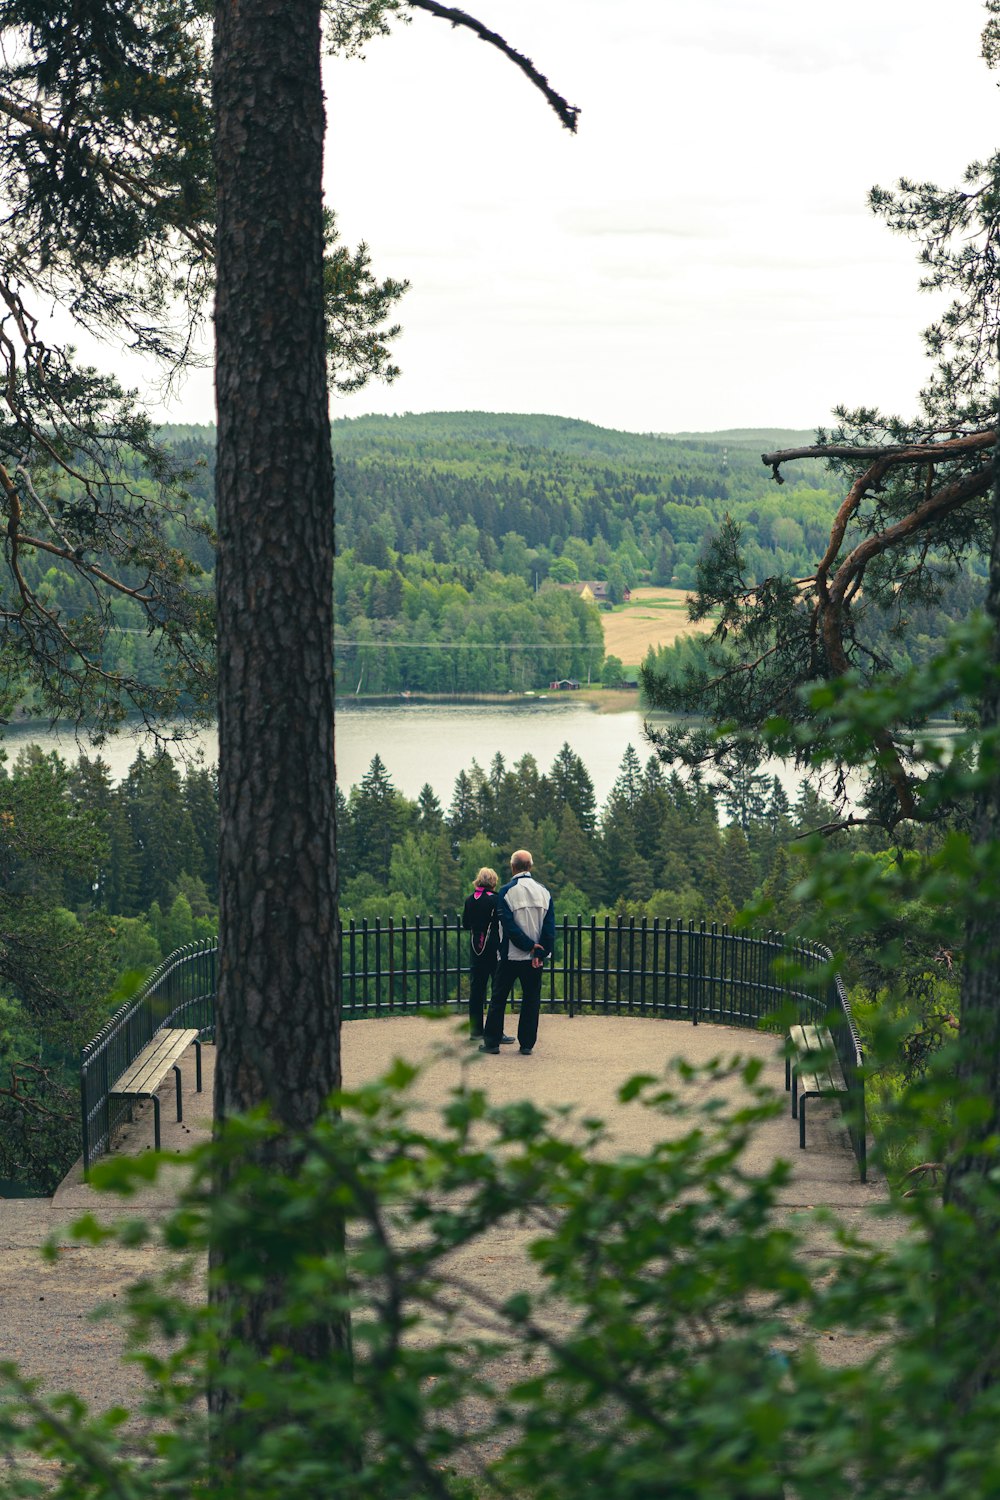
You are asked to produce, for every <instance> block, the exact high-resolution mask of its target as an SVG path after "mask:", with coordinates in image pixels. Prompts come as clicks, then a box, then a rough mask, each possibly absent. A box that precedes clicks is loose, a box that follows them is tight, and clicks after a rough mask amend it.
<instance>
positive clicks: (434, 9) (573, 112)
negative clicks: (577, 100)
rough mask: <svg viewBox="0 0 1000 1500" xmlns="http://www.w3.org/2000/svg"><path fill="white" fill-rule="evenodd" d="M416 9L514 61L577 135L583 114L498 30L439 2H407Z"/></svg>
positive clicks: (429, 0)
mask: <svg viewBox="0 0 1000 1500" xmlns="http://www.w3.org/2000/svg"><path fill="white" fill-rule="evenodd" d="M406 3H407V5H409V6H410V8H411V9H412V10H425V11H427V13H428V15H431V16H439V17H440V18H441V20H443V21H450V22H451V24H452V26H465V27H466V28H467V29H468V30H469V31H472V32H474V33H475V34H476V36H478V38H479V40H480V41H481V42H488V43H489V44H490V46H491V47H496V48H497V50H498V51H500V52H502V53H503V55H504V56H505V57H508V58H510V60H511V62H512V63H514V65H515V67H518V68H520V69H521V72H522V73H524V75H525V76H526V77H527V78H529V79H530V80H531V82H532V83H533V84H534V85H535V87H536V88H537V89H539V90H540V91H541V93H543V94H544V95H545V97H546V99H547V100H548V101H549V103H550V104H551V106H552V108H553V109H554V110H555V112H556V114H557V115H558V116H559V119H560V122H561V123H562V124H563V125H564V126H565V127H566V129H567V130H570V131H572V132H573V134H574V135H575V134H576V122H577V120H578V119H579V117H580V111H579V109H578V108H577V106H576V105H573V104H568V103H567V102H566V100H565V99H564V98H563V96H562V95H561V94H557V93H556V91H555V89H554V88H552V86H551V85H550V83H549V80H548V79H547V78H546V77H545V76H544V75H543V74H542V73H539V71H538V69H537V68H536V67H535V65H534V63H533V62H532V61H531V59H530V57H525V56H524V54H523V52H516V51H515V50H514V48H513V47H512V46H511V45H510V43H509V42H505V41H504V39H503V37H502V36H500V35H498V33H497V32H495V31H490V30H489V29H488V28H487V27H486V26H484V25H483V23H482V21H477V20H476V18H475V16H470V15H469V14H468V12H467V11H464V10H457V9H456V8H455V6H453V5H439V4H438V3H437V0H406Z"/></svg>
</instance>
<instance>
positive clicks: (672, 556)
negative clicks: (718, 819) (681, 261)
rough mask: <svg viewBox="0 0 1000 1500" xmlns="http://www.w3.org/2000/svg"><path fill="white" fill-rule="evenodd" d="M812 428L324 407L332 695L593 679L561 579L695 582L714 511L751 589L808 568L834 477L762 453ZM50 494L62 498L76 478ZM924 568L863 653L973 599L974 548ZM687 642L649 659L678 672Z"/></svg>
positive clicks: (149, 662)
mask: <svg viewBox="0 0 1000 1500" xmlns="http://www.w3.org/2000/svg"><path fill="white" fill-rule="evenodd" d="M162 438H163V441H164V443H165V444H166V447H167V450H168V451H169V453H170V454H171V457H172V459H173V460H174V461H175V462H176V464H177V465H178V468H179V472H180V474H181V476H182V478H183V485H184V489H183V492H182V495H183V499H184V507H183V514H181V513H178V515H177V516H176V517H175V518H174V519H173V520H172V521H168V523H167V533H168V540H169V542H170V544H171V545H172V546H174V547H176V548H177V549H183V550H184V551H185V553H186V555H187V556H189V557H190V559H191V563H192V566H193V567H194V568H195V569H196V570H197V571H196V573H195V574H194V586H195V587H196V589H198V590H199V591H201V592H202V593H203V594H204V596H205V598H206V600H207V599H209V598H210V596H211V593H212V590H213V587H214V547H213V536H214V524H215V514H214V501H213V492H214V489H213V487H214V471H215V433H214V429H213V428H211V427H167V428H164V429H163V432H162ZM809 439H810V435H809V434H803V433H793V432H788V431H786V432H772V431H764V430H761V431H744V432H731V433H730V432H720V433H702V434H695V433H691V434H683V435H678V436H670V435H666V434H664V435H656V434H652V433H650V434H639V433H628V432H614V431H611V430H609V429H605V428H600V427H596V426H593V425H592V424H590V423H587V422H581V421H571V420H568V419H564V418H556V417H546V416H537V415H535V416H530V415H503V414H497V413H488V412H447V413H429V414H423V415H419V416H418V415H405V416H400V417H361V418H356V419H340V420H338V421H335V422H334V424H333V443H334V452H335V458H336V465H337V489H336V535H337V557H336V564H335V569H334V611H335V643H336V652H335V671H336V686H337V691H338V692H339V693H351V694H359V695H365V694H374V695H377V694H381V693H397V692H403V691H417V692H430V693H440V694H463V695H469V694H483V693H491V692H500V693H503V692H508V691H525V690H527V689H534V688H538V687H540V686H543V685H545V684H547V683H548V682H550V681H552V680H553V679H554V678H557V677H573V678H577V679H579V680H581V681H594V682H597V681H600V680H601V674H602V666H603V645H602V636H601V629H600V621H599V618H598V616H597V615H596V613H595V611H594V609H593V607H590V608H588V607H586V606H585V605H584V604H583V602H582V601H581V600H580V599H579V598H578V597H577V596H575V595H574V594H573V593H571V592H569V591H568V590H567V589H566V588H565V586H566V585H569V584H572V583H573V582H575V581H577V580H589V579H600V580H604V581H606V582H607V584H608V597H609V599H610V600H611V602H612V603H613V604H614V603H620V602H621V600H622V597H623V593H624V590H625V589H626V588H629V589H630V588H633V587H635V586H636V585H637V584H641V583H653V584H662V585H668V586H674V587H680V588H691V589H694V588H695V587H696V586H697V582H698V568H699V563H700V561H701V559H702V557H703V555H704V553H705V551H706V549H707V548H708V547H709V546H710V545H711V544H713V543H714V542H715V540H716V539H717V538H718V536H719V533H720V529H721V528H722V526H723V523H724V522H728V523H730V524H732V525H733V526H735V527H737V528H738V529H739V534H740V544H741V551H742V559H743V573H744V577H745V578H746V580H747V583H748V584H749V585H756V584H760V583H762V582H763V581H764V580H765V579H767V578H770V577H773V576H779V575H780V576H790V577H795V576H803V575H805V574H808V572H809V570H810V568H811V567H812V565H813V563H814V561H815V558H816V556H817V555H820V554H821V553H822V551H823V548H824V546H825V545H826V541H827V537H828V533H829V522H830V516H831V513H833V512H834V511H835V510H836V499H835V490H834V489H833V488H832V487H831V485H832V481H831V475H830V473H829V471H828V469H827V467H826V466H825V465H824V464H822V463H820V462H819V461H818V460H812V461H809V462H805V463H802V464H800V465H798V466H797V468H796V472H795V475H794V481H793V483H791V484H786V485H784V486H783V487H782V488H780V489H779V488H778V486H776V485H775V483H774V479H773V476H772V474H771V473H770V471H769V470H768V469H767V468H766V467H765V466H764V465H762V464H761V462H760V454H761V451H762V449H764V448H766V447H768V446H773V445H774V444H775V443H779V442H780V443H783V444H785V445H786V446H787V445H788V444H789V443H791V442H793V441H795V442H798V443H802V442H805V441H808V440H809ZM134 483H136V484H138V485H139V486H140V492H141V488H142V485H146V486H147V488H148V487H149V484H150V481H149V480H148V479H142V478H141V476H140V475H139V474H138V473H137V474H136V475H135V476H134ZM64 488H65V489H66V491H67V497H66V500H65V502H64V503H66V504H70V503H72V500H71V493H72V488H73V486H72V482H71V481H66V482H65V483H64ZM929 562H930V566H931V568H932V569H934V568H936V570H937V574H938V587H937V591H936V597H935V598H933V599H931V598H928V599H927V600H926V601H923V602H920V601H918V602H917V603H915V604H912V605H911V606H910V607H909V608H908V610H907V612H906V615H905V616H902V615H901V614H900V613H899V611H894V610H893V608H892V607H891V605H887V603H886V601H885V600H880V599H876V598H873V599H872V600H871V601H870V604H869V607H868V610H867V616H866V620H865V625H864V629H865V631H866V632H867V636H868V638H869V640H870V642H871V646H872V649H874V650H877V651H883V650H884V651H885V653H886V657H887V660H889V661H891V663H892V664H893V665H894V666H895V667H904V666H906V665H909V664H910V663H911V662H920V661H924V660H926V659H927V658H928V657H929V655H930V654H931V653H933V651H934V650H936V649H937V648H938V647H939V646H940V643H941V641H942V639H943V637H944V635H945V633H946V631H947V628H948V626H949V625H950V624H952V623H954V621H955V620H958V619H961V618H964V617H965V616H966V615H967V613H968V610H969V608H970V605H971V604H972V603H973V602H977V601H978V600H980V599H981V597H982V591H983V579H984V572H983V566H984V565H983V564H982V562H981V560H980V561H976V560H975V559H972V560H971V561H967V562H966V564H965V566H964V567H963V568H961V569H956V568H955V567H954V566H953V565H952V563H951V561H950V559H948V558H947V557H946V556H945V555H944V554H942V555H941V557H940V558H934V557H933V556H932V557H931V559H930V560H929ZM27 566H28V567H29V570H30V569H34V570H35V572H37V575H38V576H37V578H35V574H34V572H33V573H32V574H31V577H32V581H33V582H34V583H37V584H38V585H39V586H40V587H41V589H42V592H43V594H44V595H45V597H46V598H49V599H51V600H52V601H53V603H54V604H55V605H56V607H57V608H58V610H59V611H60V612H61V613H65V614H67V615H69V616H72V615H73V614H74V612H75V611H83V610H85V609H86V607H87V596H86V590H85V588H84V586H83V585H82V584H81V583H80V581H79V580H78V579H76V578H75V577H74V576H73V574H72V572H71V571H70V570H68V569H66V568H63V567H60V566H59V565H57V564H49V565H47V566H46V565H45V563H44V561H43V560H39V559H38V558H36V559H34V560H31V561H29V563H28V564H27ZM558 585H562V586H563V587H558ZM114 608H115V614H116V620H117V623H118V624H119V625H120V627H121V630H120V631H119V632H116V633H115V634H114V635H112V636H110V637H109V638H108V640H107V642H106V644H105V655H106V665H108V666H110V667H112V668H114V667H119V668H120V667H122V666H127V667H131V668H134V669H135V670H136V672H137V673H140V674H142V675H144V676H145V677H146V678H148V679H149V680H151V681H157V680H158V678H159V677H160V675H161V673H162V672H163V670H164V662H163V660H162V653H158V652H157V651H156V650H155V649H154V646H153V643H152V640H151V638H150V636H149V634H148V632H147V631H146V630H145V629H144V628H143V622H142V619H141V612H140V611H139V610H138V609H137V607H136V606H135V605H134V604H132V603H131V602H130V601H129V600H128V599H124V600H121V601H116V602H115V606H114ZM687 649H688V647H687V645H685V647H683V648H680V656H674V655H672V654H671V653H670V652H669V651H667V652H666V653H665V654H664V655H663V658H662V660H660V659H659V658H657V659H656V660H655V662H654V663H653V665H655V666H656V669H657V670H662V671H664V672H667V673H670V672H673V671H676V670H679V663H680V662H681V661H682V660H683V656H684V652H685V651H686V650H687ZM698 649H701V648H698V647H695V650H698ZM626 665H627V666H632V667H635V666H638V665H639V663H637V662H636V663H626ZM29 702H30V699H29Z"/></svg>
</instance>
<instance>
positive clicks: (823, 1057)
mask: <svg viewBox="0 0 1000 1500" xmlns="http://www.w3.org/2000/svg"><path fill="white" fill-rule="evenodd" d="M788 1040H789V1042H790V1043H791V1046H792V1048H793V1049H794V1056H786V1058H785V1088H786V1089H788V1088H790V1089H791V1091H792V1119H793V1120H794V1119H796V1118H797V1119H798V1122H799V1146H800V1147H801V1149H802V1150H803V1151H804V1150H805V1148H806V1100H807V1099H828V1098H831V1097H833V1096H835V1095H837V1094H844V1093H846V1092H847V1084H846V1083H845V1081H844V1079H843V1077H842V1076H841V1073H840V1068H839V1066H838V1064H837V1061H836V1052H835V1051H834V1045H833V1037H832V1036H831V1035H830V1033H829V1031H828V1030H827V1028H826V1027H825V1026H814V1025H803V1026H791V1027H789V1030H788ZM835 1070H836V1071H835Z"/></svg>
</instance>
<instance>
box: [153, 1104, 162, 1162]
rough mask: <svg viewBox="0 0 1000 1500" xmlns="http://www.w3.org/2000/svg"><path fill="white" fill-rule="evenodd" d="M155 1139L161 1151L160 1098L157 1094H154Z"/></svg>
mask: <svg viewBox="0 0 1000 1500" xmlns="http://www.w3.org/2000/svg"><path fill="white" fill-rule="evenodd" d="M153 1140H154V1141H155V1142H156V1149H157V1151H159V1149H160V1100H159V1096H158V1095H156V1094H154V1095H153Z"/></svg>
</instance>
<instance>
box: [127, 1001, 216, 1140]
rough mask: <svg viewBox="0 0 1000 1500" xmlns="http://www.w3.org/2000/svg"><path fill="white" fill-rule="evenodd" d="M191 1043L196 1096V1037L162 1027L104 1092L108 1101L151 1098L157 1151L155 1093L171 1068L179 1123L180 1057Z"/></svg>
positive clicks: (198, 1044) (198, 1049) (198, 1052)
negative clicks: (193, 1057)
mask: <svg viewBox="0 0 1000 1500" xmlns="http://www.w3.org/2000/svg"><path fill="white" fill-rule="evenodd" d="M192 1042H194V1045H195V1059H196V1061H195V1070H196V1075H197V1076H196V1083H197V1090H196V1091H197V1092H198V1093H199V1094H200V1093H201V1038H200V1035H199V1033H198V1032H197V1031H194V1030H182V1029H181V1028H180V1027H172V1026H165V1027H164V1028H163V1029H162V1031H158V1032H156V1034H155V1036H154V1037H153V1039H152V1041H150V1042H147V1043H146V1045H145V1047H143V1049H142V1051H141V1052H140V1053H139V1056H138V1057H137V1058H136V1059H135V1061H134V1062H131V1063H129V1065H128V1067H127V1068H126V1069H125V1071H124V1073H122V1075H121V1077H120V1078H117V1079H116V1080H115V1082H114V1083H113V1084H112V1086H111V1088H110V1089H109V1090H108V1093H109V1096H110V1097H112V1098H113V1097H115V1096H117V1097H118V1098H120V1099H152V1101H153V1131H154V1136H155V1140H156V1149H157V1151H159V1149H160V1100H159V1096H158V1094H157V1090H158V1089H159V1087H160V1084H161V1083H162V1082H163V1080H164V1078H166V1076H167V1074H168V1073H169V1072H170V1069H171V1068H173V1070H174V1078H175V1079H176V1081H177V1118H178V1120H183V1118H184V1104H183V1100H182V1097H181V1069H180V1058H181V1056H182V1054H183V1053H185V1052H186V1051H187V1049H188V1047H190V1045H191V1043H192Z"/></svg>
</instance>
